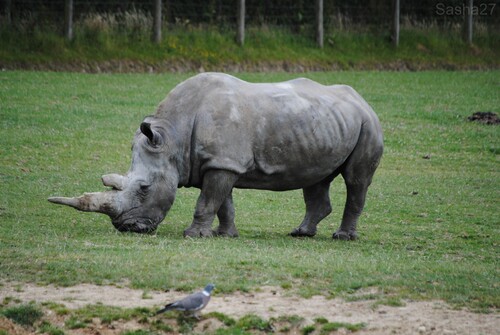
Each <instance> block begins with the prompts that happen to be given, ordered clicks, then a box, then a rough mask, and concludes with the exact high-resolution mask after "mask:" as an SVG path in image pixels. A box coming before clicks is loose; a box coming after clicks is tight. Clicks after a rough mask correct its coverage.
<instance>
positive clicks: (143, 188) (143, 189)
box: [140, 184, 151, 192]
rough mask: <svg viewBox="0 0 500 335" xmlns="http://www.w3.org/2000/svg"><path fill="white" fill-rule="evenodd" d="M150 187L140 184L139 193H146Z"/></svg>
mask: <svg viewBox="0 0 500 335" xmlns="http://www.w3.org/2000/svg"><path fill="white" fill-rule="evenodd" d="M150 187H151V185H150V184H141V185H140V188H141V191H143V192H147V191H148V190H149V188H150Z"/></svg>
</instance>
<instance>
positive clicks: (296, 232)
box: [290, 227, 316, 237]
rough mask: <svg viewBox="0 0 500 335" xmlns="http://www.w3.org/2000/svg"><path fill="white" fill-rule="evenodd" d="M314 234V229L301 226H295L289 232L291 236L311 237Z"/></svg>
mask: <svg viewBox="0 0 500 335" xmlns="http://www.w3.org/2000/svg"><path fill="white" fill-rule="evenodd" d="M314 235H316V230H314V231H311V230H307V229H304V228H303V227H299V228H295V229H294V230H292V232H291V233H290V236H293V237H313V236H314Z"/></svg>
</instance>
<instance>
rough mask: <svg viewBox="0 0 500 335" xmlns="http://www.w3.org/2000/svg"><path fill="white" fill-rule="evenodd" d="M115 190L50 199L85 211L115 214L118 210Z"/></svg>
mask: <svg viewBox="0 0 500 335" xmlns="http://www.w3.org/2000/svg"><path fill="white" fill-rule="evenodd" d="M115 197H116V192H115V191H107V192H96V193H85V194H84V195H82V196H80V197H76V198H65V197H51V198H49V199H48V200H49V201H50V202H52V203H55V204H60V205H66V206H71V207H73V208H76V209H78V210H79V211H84V212H98V213H103V214H107V215H109V216H115V215H116V213H117V212H118V211H117V208H116V205H115V203H116V202H115Z"/></svg>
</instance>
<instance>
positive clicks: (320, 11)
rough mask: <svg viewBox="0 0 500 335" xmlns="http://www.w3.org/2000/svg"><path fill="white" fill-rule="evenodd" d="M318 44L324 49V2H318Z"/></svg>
mask: <svg viewBox="0 0 500 335" xmlns="http://www.w3.org/2000/svg"><path fill="white" fill-rule="evenodd" d="M316 43H317V44H318V47H320V48H323V0H316Z"/></svg>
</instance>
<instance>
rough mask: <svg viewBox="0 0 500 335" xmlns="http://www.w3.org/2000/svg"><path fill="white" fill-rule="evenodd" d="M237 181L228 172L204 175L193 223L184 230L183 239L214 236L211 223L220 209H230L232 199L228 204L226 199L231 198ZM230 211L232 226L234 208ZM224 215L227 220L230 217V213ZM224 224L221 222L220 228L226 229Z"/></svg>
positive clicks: (210, 171)
mask: <svg viewBox="0 0 500 335" xmlns="http://www.w3.org/2000/svg"><path fill="white" fill-rule="evenodd" d="M237 179H238V175H237V174H235V173H233V172H230V171H224V170H209V171H207V172H206V173H205V175H204V177H203V185H202V188H201V193H200V196H199V197H198V201H197V203H196V209H195V212H194V218H193V223H192V224H191V226H189V228H187V229H186V230H184V237H212V236H213V235H214V232H213V231H212V223H213V221H214V219H215V215H216V214H218V213H219V211H220V209H221V207H222V208H223V212H224V209H225V208H229V207H232V199H231V201H230V203H229V200H227V199H228V197H230V196H231V191H232V189H233V186H234V183H235V182H236V180H237ZM232 210H233V214H232V216H233V219H232V220H233V221H232V222H233V225H234V208H232ZM226 212H228V211H226ZM221 214H222V212H221ZM225 214H227V218H230V217H231V214H230V213H225ZM223 218H225V216H223ZM225 224H226V223H224V221H223V225H222V227H220V228H221V229H223V228H228V227H225V226H224V225H225ZM227 225H229V224H227Z"/></svg>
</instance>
